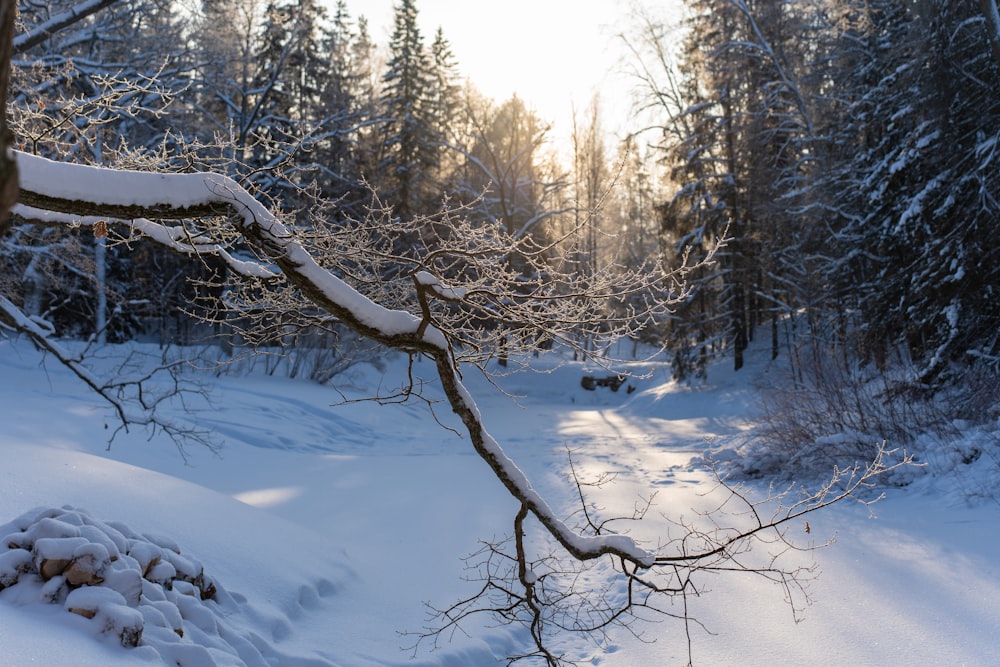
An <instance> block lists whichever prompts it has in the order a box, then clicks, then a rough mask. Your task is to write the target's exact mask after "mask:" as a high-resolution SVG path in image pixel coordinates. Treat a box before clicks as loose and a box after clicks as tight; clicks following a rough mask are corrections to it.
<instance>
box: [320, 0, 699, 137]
mask: <svg viewBox="0 0 1000 667" xmlns="http://www.w3.org/2000/svg"><path fill="white" fill-rule="evenodd" d="M680 2H681V0H642V4H643V5H645V6H647V7H650V8H652V10H653V11H655V12H657V13H663V14H665V13H666V11H667V10H666V9H665V8H666V7H670V6H676V5H677V4H679V3H680ZM330 4H331V5H332V4H333V2H332V0H330ZM395 4H396V2H395V0H348V2H347V5H348V8H349V10H350V12H351V15H352V17H354V18H357V17H358V16H359V15H364V16H365V17H367V19H368V23H369V27H370V29H371V33H372V38H373V39H374V40H375V41H376V42H377V43H378V44H380V45H383V46H384V45H386V44H388V42H389V36H390V34H391V32H392V21H393V6H394V5H395ZM633 4H634V3H633V2H631V1H629V0H504V1H503V2H489V3H487V2H482V1H481V0H480V1H476V0H417V10H418V17H419V21H420V28H421V30H422V33H423V36H424V40H425V42H426V43H430V42H431V41H432V40H433V38H434V33H435V32H436V31H437V28H438V26H440V27H441V28H442V29H443V31H444V36H445V38H446V39H448V41H449V42H450V43H451V46H452V51H453V52H454V54H455V58H456V59H457V61H458V65H459V68H460V70H461V72H462V74H463V75H464V76H466V77H468V78H469V79H470V80H471V81H472V82H473V83H474V84H475V85H476V87H477V88H479V89H480V90H481V91H483V92H484V93H485V94H486V95H488V96H490V97H493V98H494V99H496V100H498V101H502V100H504V99H507V98H508V97H510V96H511V95H512V94H513V93H517V95H518V96H519V97H521V98H522V99H524V100H525V101H527V102H528V103H530V104H531V105H533V106H534V108H535V110H536V111H537V112H538V114H539V116H540V117H541V118H542V119H544V120H547V121H551V122H555V123H556V128H555V129H556V132H557V134H559V135H563V134H568V132H569V128H570V127H571V118H572V112H573V109H574V107H575V108H576V109H577V110H578V111H579V112H580V114H581V115H582V113H583V110H584V109H586V107H587V106H588V104H589V102H590V100H591V97H592V96H593V93H594V91H595V90H598V89H600V91H601V104H602V108H604V109H605V127H606V128H607V129H614V128H615V127H616V126H618V125H620V124H621V121H620V120H617V119H613V118H612V117H611V116H612V115H615V116H620V115H621V114H624V113H627V110H628V108H629V105H628V99H627V98H628V95H629V82H628V81H627V80H626V79H627V77H625V76H624V75H622V73H621V70H620V67H619V60H620V55H621V53H622V48H623V47H622V45H621V41H620V39H619V38H618V37H617V35H618V34H619V33H622V32H624V31H626V29H627V27H628V25H629V13H630V8H631V7H632V6H633Z"/></svg>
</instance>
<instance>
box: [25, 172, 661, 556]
mask: <svg viewBox="0 0 1000 667" xmlns="http://www.w3.org/2000/svg"><path fill="white" fill-rule="evenodd" d="M16 160H17V164H18V168H19V171H20V174H21V196H20V200H19V201H20V202H21V204H24V205H27V206H29V207H31V209H40V210H43V211H52V212H55V213H63V214H70V215H72V214H76V215H83V216H90V217H101V216H105V217H109V218H113V219H116V220H138V219H144V220H146V222H144V223H143V224H142V225H140V226H137V227H136V231H138V232H139V233H141V234H143V235H145V236H146V237H147V238H149V239H150V240H153V241H157V242H163V241H164V240H166V241H167V243H166V245H168V247H169V246H173V245H175V244H176V243H178V238H179V235H178V234H177V233H176V232H172V231H168V228H167V227H166V226H163V225H160V226H159V229H158V228H157V224H156V223H151V222H149V219H164V220H182V219H185V218H191V217H199V216H225V217H227V218H228V219H230V220H231V221H232V224H233V225H234V227H235V228H236V229H237V231H239V232H240V233H241V234H242V235H243V237H244V238H245V239H246V240H247V242H248V243H249V244H250V245H252V246H253V247H255V248H256V249H257V250H258V251H260V252H262V253H263V254H264V256H266V257H267V258H268V259H270V260H271V261H273V262H274V263H275V264H276V265H277V267H278V268H279V269H280V270H281V272H282V273H283V274H284V276H285V277H286V278H287V279H288V280H289V281H291V282H292V283H293V284H295V286H296V287H298V288H299V289H300V290H301V291H302V293H303V294H304V295H305V296H306V297H307V298H308V299H309V300H310V301H312V302H313V303H314V304H315V305H317V306H319V307H321V308H323V309H324V310H326V311H327V312H329V313H330V314H331V315H334V316H335V317H337V318H339V319H340V320H341V321H342V322H344V323H345V324H346V325H348V326H349V327H351V328H352V329H354V330H355V331H357V332H358V333H359V334H361V335H363V336H367V337H369V338H371V339H373V340H376V341H378V342H380V343H382V344H385V345H387V346H390V347H394V348H396V349H401V350H404V351H406V352H408V353H410V354H423V355H426V356H428V357H430V358H432V359H433V360H434V361H435V364H436V367H437V370H438V374H439V376H440V379H441V381H442V385H443V387H444V390H445V394H446V395H447V397H448V400H449V402H450V403H451V407H452V409H453V410H454V411H455V413H456V414H458V415H459V417H460V418H461V419H462V422H463V424H464V425H465V427H466V429H467V430H468V432H469V435H470V438H471V440H472V444H473V446H474V447H475V449H476V451H477V453H478V454H479V455H480V456H481V457H482V458H483V459H484V460H485V461H486V463H487V464H488V465H489V466H490V468H491V469H492V470H493V472H494V474H495V475H496V476H497V478H498V479H499V480H500V481H501V482H502V483H503V484H504V486H505V487H506V488H507V489H508V491H509V492H510V493H511V494H512V495H513V496H514V497H515V498H517V499H518V500H519V501H520V502H521V503H523V505H524V506H525V507H527V508H528V509H529V510H530V512H531V513H532V514H533V515H534V516H535V517H536V518H537V519H538V521H539V522H540V523H541V524H542V525H543V526H544V527H545V528H546V530H547V531H548V532H550V533H551V534H552V536H553V537H554V538H555V539H556V540H557V541H558V542H559V543H560V544H561V545H562V546H563V547H564V548H565V549H566V550H567V551H568V552H569V553H570V554H572V555H573V556H574V557H576V558H579V559H581V560H589V559H594V558H598V557H600V556H602V555H605V554H611V555H615V556H618V557H620V558H622V559H624V560H626V561H628V562H631V563H635V564H636V565H639V566H642V567H648V566H650V565H652V564H653V562H654V555H653V554H652V553H650V552H649V551H647V550H646V549H644V548H642V547H641V546H639V545H638V544H636V543H635V541H634V540H632V539H631V538H629V537H626V536H622V535H596V536H583V535H579V534H577V533H576V532H574V531H573V530H571V529H570V528H569V527H568V526H567V525H566V524H565V523H564V522H563V521H562V520H561V519H559V518H558V516H557V515H556V513H555V512H554V511H553V510H552V509H551V508H550V507H549V506H548V504H547V503H546V502H545V500H544V499H543V498H542V497H541V496H540V495H539V494H538V493H537V492H536V491H535V490H534V488H533V487H532V485H531V483H530V482H529V480H528V479H527V477H526V476H525V475H524V473H523V472H522V471H521V470H520V469H519V468H518V467H517V465H516V464H515V463H514V462H513V461H512V460H511V459H510V458H509V457H508V456H507V455H506V453H505V452H504V451H503V449H502V447H501V446H500V445H499V443H497V441H496V440H495V439H494V438H493V437H492V436H491V435H490V434H489V433H488V432H487V430H486V428H485V426H484V424H483V421H482V416H481V414H480V412H479V408H478V407H477V405H476V403H475V401H474V400H473V399H472V396H471V395H470V394H469V392H468V391H467V389H466V388H465V386H464V384H463V383H462V380H461V378H460V376H459V374H458V370H457V368H456V364H455V361H454V358H453V353H452V347H451V343H450V341H449V339H448V337H447V336H446V334H445V333H444V332H443V331H442V330H441V329H440V328H438V327H437V326H435V325H434V323H433V322H431V321H430V320H428V318H427V316H426V315H425V316H424V317H418V316H416V315H414V314H412V313H409V312H406V311H403V310H394V309H389V308H386V307H384V306H382V305H380V304H377V303H375V302H373V301H371V300H370V299H368V298H367V297H366V296H365V295H363V294H361V293H360V292H358V291H357V290H355V289H354V288H353V287H351V286H350V285H348V284H347V283H345V282H344V281H343V280H341V279H340V278H338V277H337V276H335V275H333V274H332V273H331V272H330V271H328V270H326V269H324V268H322V267H321V266H320V265H319V264H318V263H317V261H316V259H315V258H314V257H313V256H312V255H311V254H310V253H309V252H308V251H307V250H306V249H305V248H304V247H303V246H302V244H301V243H300V242H299V241H298V240H297V239H296V237H295V235H294V234H293V233H292V232H291V230H289V229H288V228H287V227H286V226H285V225H284V224H282V222H281V221H280V220H279V219H278V218H277V217H276V216H274V215H273V214H272V213H271V212H270V211H268V209H267V208H266V207H265V206H264V205H263V204H261V203H260V202H259V201H258V200H257V199H256V198H254V197H253V196H252V195H251V194H250V193H249V192H247V191H246V190H245V189H244V188H242V187H241V186H240V185H239V184H238V183H236V182H235V181H233V180H232V179H230V178H227V177H225V176H222V175H218V174H210V173H200V174H191V173H186V174H164V173H147V172H136V171H125V170H115V169H105V168H101V167H91V166H83V165H75V164H67V163H59V162H54V161H52V160H47V159H45V158H41V157H38V156H34V155H29V154H26V153H16ZM188 248H189V249H190V250H191V251H196V252H199V253H206V254H218V253H217V250H218V245H217V244H213V243H211V242H206V243H204V244H198V245H189V246H188ZM416 284H417V286H418V288H419V289H423V290H427V291H428V292H430V294H431V295H438V296H441V295H442V294H447V295H450V296H453V297H454V296H458V292H456V291H454V288H445V287H444V286H443V285H441V284H440V283H438V282H436V281H433V280H430V279H429V278H428V277H427V276H420V277H418V279H417V281H416Z"/></svg>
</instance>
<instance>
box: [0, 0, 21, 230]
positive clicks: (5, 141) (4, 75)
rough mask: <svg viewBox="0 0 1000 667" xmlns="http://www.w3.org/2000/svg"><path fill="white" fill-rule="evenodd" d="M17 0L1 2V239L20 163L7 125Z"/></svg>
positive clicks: (14, 200)
mask: <svg viewBox="0 0 1000 667" xmlns="http://www.w3.org/2000/svg"><path fill="white" fill-rule="evenodd" d="M16 16H17V0H0V237H2V236H3V235H4V234H5V233H6V231H7V226H8V224H9V223H8V222H7V220H8V217H9V215H10V208H11V207H12V206H13V205H14V204H15V203H16V202H17V189H18V184H17V163H16V162H15V161H14V156H13V154H12V153H11V149H12V148H13V143H14V135H13V134H12V133H11V131H10V125H8V123H7V90H8V88H9V87H10V60H11V56H12V55H13V42H14V19H15V17H16Z"/></svg>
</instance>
